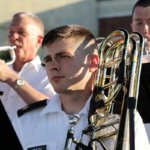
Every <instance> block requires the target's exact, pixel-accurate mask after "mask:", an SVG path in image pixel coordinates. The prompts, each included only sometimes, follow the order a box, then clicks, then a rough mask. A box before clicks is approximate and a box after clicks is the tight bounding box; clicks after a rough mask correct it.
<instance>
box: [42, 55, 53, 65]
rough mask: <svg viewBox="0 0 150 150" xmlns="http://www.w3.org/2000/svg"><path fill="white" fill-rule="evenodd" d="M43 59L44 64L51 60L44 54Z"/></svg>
mask: <svg viewBox="0 0 150 150" xmlns="http://www.w3.org/2000/svg"><path fill="white" fill-rule="evenodd" d="M43 60H44V63H45V64H46V63H48V62H50V61H52V59H51V57H50V56H45V57H44V59H43Z"/></svg>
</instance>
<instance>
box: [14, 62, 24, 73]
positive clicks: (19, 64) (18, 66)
mask: <svg viewBox="0 0 150 150" xmlns="http://www.w3.org/2000/svg"><path fill="white" fill-rule="evenodd" d="M24 64H25V63H23V62H20V61H15V62H14V63H13V69H14V70H15V71H17V72H19V71H21V69H22V67H23V66H24Z"/></svg>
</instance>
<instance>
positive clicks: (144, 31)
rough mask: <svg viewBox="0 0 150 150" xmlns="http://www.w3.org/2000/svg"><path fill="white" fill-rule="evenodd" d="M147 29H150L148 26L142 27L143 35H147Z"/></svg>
mask: <svg viewBox="0 0 150 150" xmlns="http://www.w3.org/2000/svg"><path fill="white" fill-rule="evenodd" d="M149 29H150V27H149V25H147V24H145V25H144V27H143V33H144V34H148V33H149Z"/></svg>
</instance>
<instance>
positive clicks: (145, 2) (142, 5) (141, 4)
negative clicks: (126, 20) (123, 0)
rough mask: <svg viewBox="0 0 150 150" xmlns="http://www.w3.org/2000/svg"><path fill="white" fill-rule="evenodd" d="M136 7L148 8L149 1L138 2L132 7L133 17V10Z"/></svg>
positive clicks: (139, 0)
mask: <svg viewBox="0 0 150 150" xmlns="http://www.w3.org/2000/svg"><path fill="white" fill-rule="evenodd" d="M138 6H141V7H148V6H150V0H138V1H137V2H136V3H135V4H134V6H133V9H132V16H133V13H134V10H135V8H136V7H138Z"/></svg>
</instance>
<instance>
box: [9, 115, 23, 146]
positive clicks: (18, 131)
mask: <svg viewBox="0 0 150 150" xmlns="http://www.w3.org/2000/svg"><path fill="white" fill-rule="evenodd" d="M12 125H13V128H14V130H15V132H16V134H17V137H18V139H19V141H20V143H21V145H22V147H23V145H24V144H23V143H24V142H23V132H22V128H21V125H20V121H19V118H18V116H17V115H16V116H15V117H14V119H13V120H12Z"/></svg>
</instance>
